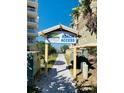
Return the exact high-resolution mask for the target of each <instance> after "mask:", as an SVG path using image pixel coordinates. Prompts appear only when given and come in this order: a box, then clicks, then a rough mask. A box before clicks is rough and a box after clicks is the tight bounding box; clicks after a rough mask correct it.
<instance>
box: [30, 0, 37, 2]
mask: <svg viewBox="0 0 124 93" xmlns="http://www.w3.org/2000/svg"><path fill="white" fill-rule="evenodd" d="M28 1H31V2H37V0H28Z"/></svg>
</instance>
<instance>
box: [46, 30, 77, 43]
mask: <svg viewBox="0 0 124 93" xmlns="http://www.w3.org/2000/svg"><path fill="white" fill-rule="evenodd" d="M76 40H77V39H76V36H75V34H73V33H69V32H65V31H56V32H51V33H49V34H48V36H47V38H46V40H45V42H46V43H68V44H74V43H76Z"/></svg>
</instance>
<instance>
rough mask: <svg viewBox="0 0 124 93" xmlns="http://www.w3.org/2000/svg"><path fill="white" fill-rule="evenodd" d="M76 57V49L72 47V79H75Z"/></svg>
mask: <svg viewBox="0 0 124 93" xmlns="http://www.w3.org/2000/svg"><path fill="white" fill-rule="evenodd" d="M76 56H77V51H76V47H74V50H73V58H74V61H73V77H74V79H75V78H76Z"/></svg>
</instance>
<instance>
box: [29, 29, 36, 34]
mask: <svg viewBox="0 0 124 93" xmlns="http://www.w3.org/2000/svg"><path fill="white" fill-rule="evenodd" d="M27 32H29V33H34V34H36V31H35V30H34V29H28V30H27Z"/></svg>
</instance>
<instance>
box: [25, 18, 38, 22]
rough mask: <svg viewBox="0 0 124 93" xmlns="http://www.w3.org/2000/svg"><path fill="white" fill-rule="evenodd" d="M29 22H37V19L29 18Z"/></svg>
mask: <svg viewBox="0 0 124 93" xmlns="http://www.w3.org/2000/svg"><path fill="white" fill-rule="evenodd" d="M27 21H28V22H34V23H37V22H36V20H35V19H33V18H28V20H27Z"/></svg>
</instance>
